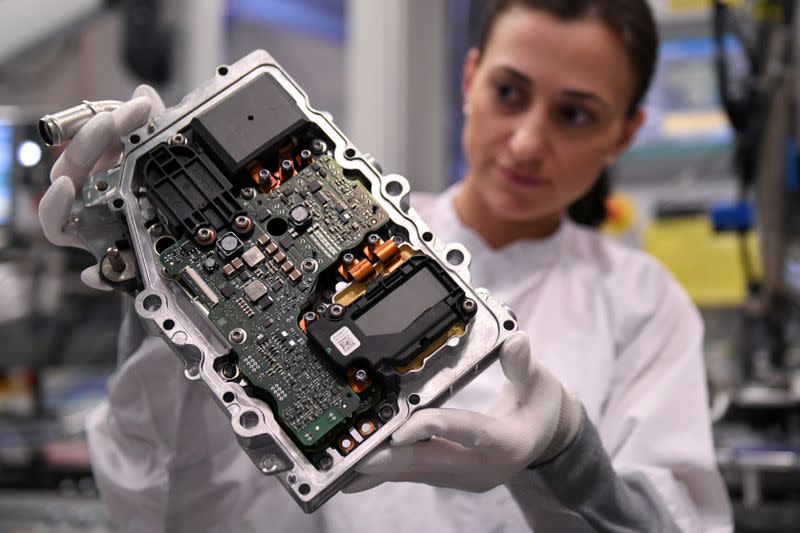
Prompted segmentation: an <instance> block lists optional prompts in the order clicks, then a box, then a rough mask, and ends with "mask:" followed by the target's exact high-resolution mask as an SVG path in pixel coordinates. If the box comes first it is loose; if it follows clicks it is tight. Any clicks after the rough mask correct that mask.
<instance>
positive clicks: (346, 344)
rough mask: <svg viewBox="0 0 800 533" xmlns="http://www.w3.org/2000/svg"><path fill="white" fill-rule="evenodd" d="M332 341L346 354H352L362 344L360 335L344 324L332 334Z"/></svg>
mask: <svg viewBox="0 0 800 533" xmlns="http://www.w3.org/2000/svg"><path fill="white" fill-rule="evenodd" d="M331 343H333V345H334V346H336V348H338V350H339V351H340V352H342V355H345V356H346V355H350V354H351V353H353V352H354V351H356V349H357V348H358V347H359V346H361V341H359V340H358V337H356V336H355V335H353V332H352V331H350V328H348V327H347V326H344V327H343V328H341V329H339V330H338V331H336V333H334V334H333V335H331Z"/></svg>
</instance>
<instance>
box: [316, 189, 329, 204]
mask: <svg viewBox="0 0 800 533" xmlns="http://www.w3.org/2000/svg"><path fill="white" fill-rule="evenodd" d="M314 198H316V199H317V201H318V202H319V203H321V204H322V205H325V204H327V203H328V197H327V196H325V193H324V192H322V191H317V192H315V193H314Z"/></svg>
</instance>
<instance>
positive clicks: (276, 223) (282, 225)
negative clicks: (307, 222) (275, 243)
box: [267, 217, 289, 237]
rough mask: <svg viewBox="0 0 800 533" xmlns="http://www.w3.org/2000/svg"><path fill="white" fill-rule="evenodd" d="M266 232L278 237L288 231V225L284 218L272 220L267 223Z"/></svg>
mask: <svg viewBox="0 0 800 533" xmlns="http://www.w3.org/2000/svg"><path fill="white" fill-rule="evenodd" d="M267 231H268V232H269V234H270V235H272V236H274V237H280V236H281V235H283V234H284V233H286V232H287V231H289V223H288V222H287V221H286V219H284V218H280V217H276V218H273V219H271V220H270V221H269V222H267Z"/></svg>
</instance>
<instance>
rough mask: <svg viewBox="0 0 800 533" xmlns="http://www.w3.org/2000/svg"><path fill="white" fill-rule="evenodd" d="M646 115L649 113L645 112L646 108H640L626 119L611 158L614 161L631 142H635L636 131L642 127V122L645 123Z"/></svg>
mask: <svg viewBox="0 0 800 533" xmlns="http://www.w3.org/2000/svg"><path fill="white" fill-rule="evenodd" d="M646 117H647V114H646V113H645V111H644V109H642V108H639V109H638V110H637V111H636V113H634V115H633V116H632V117H630V118H628V119H627V120H626V121H625V124H624V125H623V127H622V132H621V133H620V136H619V139H618V140H617V144H616V147H615V149H614V153H613V155H612V156H611V157H610V158H609V159H611V160H612V162H613V161H616V160H617V158H618V157H619V156H620V155H621V154H622V152H624V151H625V150H626V149H627V148H628V146H630V144H631V143H632V142H633V139H634V138H635V137H636V132H638V131H639V128H641V127H642V124H644V120H645V118H646Z"/></svg>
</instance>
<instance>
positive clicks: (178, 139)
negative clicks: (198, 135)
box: [169, 133, 186, 144]
mask: <svg viewBox="0 0 800 533" xmlns="http://www.w3.org/2000/svg"><path fill="white" fill-rule="evenodd" d="M169 142H170V144H186V137H184V136H183V135H182V134H180V133H176V134H175V135H173V136H172V137H171V138H170V140H169Z"/></svg>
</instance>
